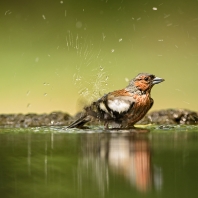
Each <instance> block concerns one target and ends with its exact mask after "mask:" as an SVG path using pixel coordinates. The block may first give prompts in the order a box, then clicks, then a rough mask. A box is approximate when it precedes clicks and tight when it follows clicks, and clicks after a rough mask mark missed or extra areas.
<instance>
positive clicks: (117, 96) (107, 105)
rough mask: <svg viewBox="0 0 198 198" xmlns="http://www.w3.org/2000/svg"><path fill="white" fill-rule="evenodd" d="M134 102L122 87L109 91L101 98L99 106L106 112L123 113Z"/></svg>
mask: <svg viewBox="0 0 198 198" xmlns="http://www.w3.org/2000/svg"><path fill="white" fill-rule="evenodd" d="M134 102H135V100H134V98H133V96H132V94H131V93H129V92H128V91H126V90H124V89H123V90H118V91H114V92H111V93H109V94H107V95H106V96H105V97H103V98H101V100H100V103H99V106H100V108H101V109H102V110H103V111H105V112H106V113H111V112H117V113H123V112H127V111H128V110H129V109H131V107H132V106H133V104H134Z"/></svg>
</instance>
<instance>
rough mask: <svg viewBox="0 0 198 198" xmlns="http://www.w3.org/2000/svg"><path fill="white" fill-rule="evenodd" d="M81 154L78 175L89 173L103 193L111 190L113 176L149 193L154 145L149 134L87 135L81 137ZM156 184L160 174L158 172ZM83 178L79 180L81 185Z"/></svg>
mask: <svg viewBox="0 0 198 198" xmlns="http://www.w3.org/2000/svg"><path fill="white" fill-rule="evenodd" d="M81 142H82V157H81V158H80V159H79V169H78V175H81V176H82V174H84V172H86V173H87V174H86V175H87V176H88V177H90V178H91V179H92V180H93V181H96V182H97V185H98V188H99V190H100V192H101V193H102V194H104V193H105V191H106V190H108V188H109V185H110V179H109V178H110V177H112V176H113V175H114V177H115V176H116V177H120V180H122V179H124V180H125V181H127V182H128V183H130V185H131V186H132V187H133V188H136V189H137V190H138V191H140V192H148V191H149V190H150V189H151V187H152V185H153V183H154V182H153V178H154V177H153V170H154V171H155V169H156V170H157V171H156V172H159V170H158V168H153V165H152V159H151V148H150V144H149V141H148V136H144V135H134V134H86V135H84V136H83V137H82V141H81ZM155 177H157V178H156V181H157V180H159V182H157V184H160V183H161V174H157V175H155ZM81 182H82V180H80V179H79V180H78V184H79V187H80V186H81Z"/></svg>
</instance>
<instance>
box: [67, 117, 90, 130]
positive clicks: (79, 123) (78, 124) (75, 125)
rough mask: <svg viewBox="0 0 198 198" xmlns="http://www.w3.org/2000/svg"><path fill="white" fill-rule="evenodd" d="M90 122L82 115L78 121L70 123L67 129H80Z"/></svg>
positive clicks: (88, 118)
mask: <svg viewBox="0 0 198 198" xmlns="http://www.w3.org/2000/svg"><path fill="white" fill-rule="evenodd" d="M89 121H90V117H89V116H87V115H83V116H82V117H80V118H79V119H78V120H76V121H74V122H73V123H71V124H70V125H69V126H68V127H67V128H82V127H83V125H84V124H85V123H87V122H89Z"/></svg>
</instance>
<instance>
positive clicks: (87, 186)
mask: <svg viewBox="0 0 198 198" xmlns="http://www.w3.org/2000/svg"><path fill="white" fill-rule="evenodd" d="M148 128H149V130H150V132H147V133H144V132H143V133H135V132H134V131H133V132H131V133H128V132H127V131H123V132H116V131H108V132H107V131H106V132H105V131H103V130H102V129H99V128H98V129H91V130H69V131H68V130H66V129H65V128H64V127H62V128H61V127H53V128H46V127H42V128H28V129H14V128H13V129H8V128H7V129H6V128H4V129H3V128H2V129H0V195H1V196H2V197H6V198H7V197H20V198H22V197H25V198H27V197H28V198H32V197H36V198H39V197H53V198H54V197H55V198H58V197H68V198H72V197H79V198H80V197H83V198H89V197H90V198H95V197H99V198H100V197H110V198H120V197H152V198H153V197H166V198H168V197H170V198H172V197H179V198H186V197H191V198H192V197H197V196H198V127H193V126H183V127H180V126H174V127H172V126H171V127H170V126H168V127H158V126H150V127H148Z"/></svg>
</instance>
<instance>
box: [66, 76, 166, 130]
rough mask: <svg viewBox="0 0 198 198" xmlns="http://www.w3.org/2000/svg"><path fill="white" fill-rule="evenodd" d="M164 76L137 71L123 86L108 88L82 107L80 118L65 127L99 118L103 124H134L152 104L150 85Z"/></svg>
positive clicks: (79, 125)
mask: <svg viewBox="0 0 198 198" xmlns="http://www.w3.org/2000/svg"><path fill="white" fill-rule="evenodd" d="M163 81H164V79H163V78H159V77H156V76H155V75H153V74H149V73H139V74H138V75H137V76H136V77H134V78H133V79H132V80H130V81H129V84H128V85H127V86H126V87H125V88H124V89H120V90H116V91H112V92H109V93H107V94H105V95H104V96H102V97H101V98H99V99H98V100H96V101H94V102H92V103H91V105H89V106H86V107H84V112H83V113H82V114H81V116H80V118H79V119H77V120H76V121H74V122H73V123H71V124H70V125H69V126H67V128H84V125H85V124H86V123H87V122H90V121H94V120H98V121H100V122H103V123H104V128H105V129H109V124H110V125H111V126H113V128H120V129H125V128H134V124H135V123H137V122H138V121H139V120H141V119H142V118H143V117H144V116H145V115H146V113H147V112H148V111H149V110H150V109H151V107H152V106H153V103H154V100H153V99H152V98H151V89H152V87H153V86H154V85H155V84H159V83H161V82H163Z"/></svg>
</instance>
